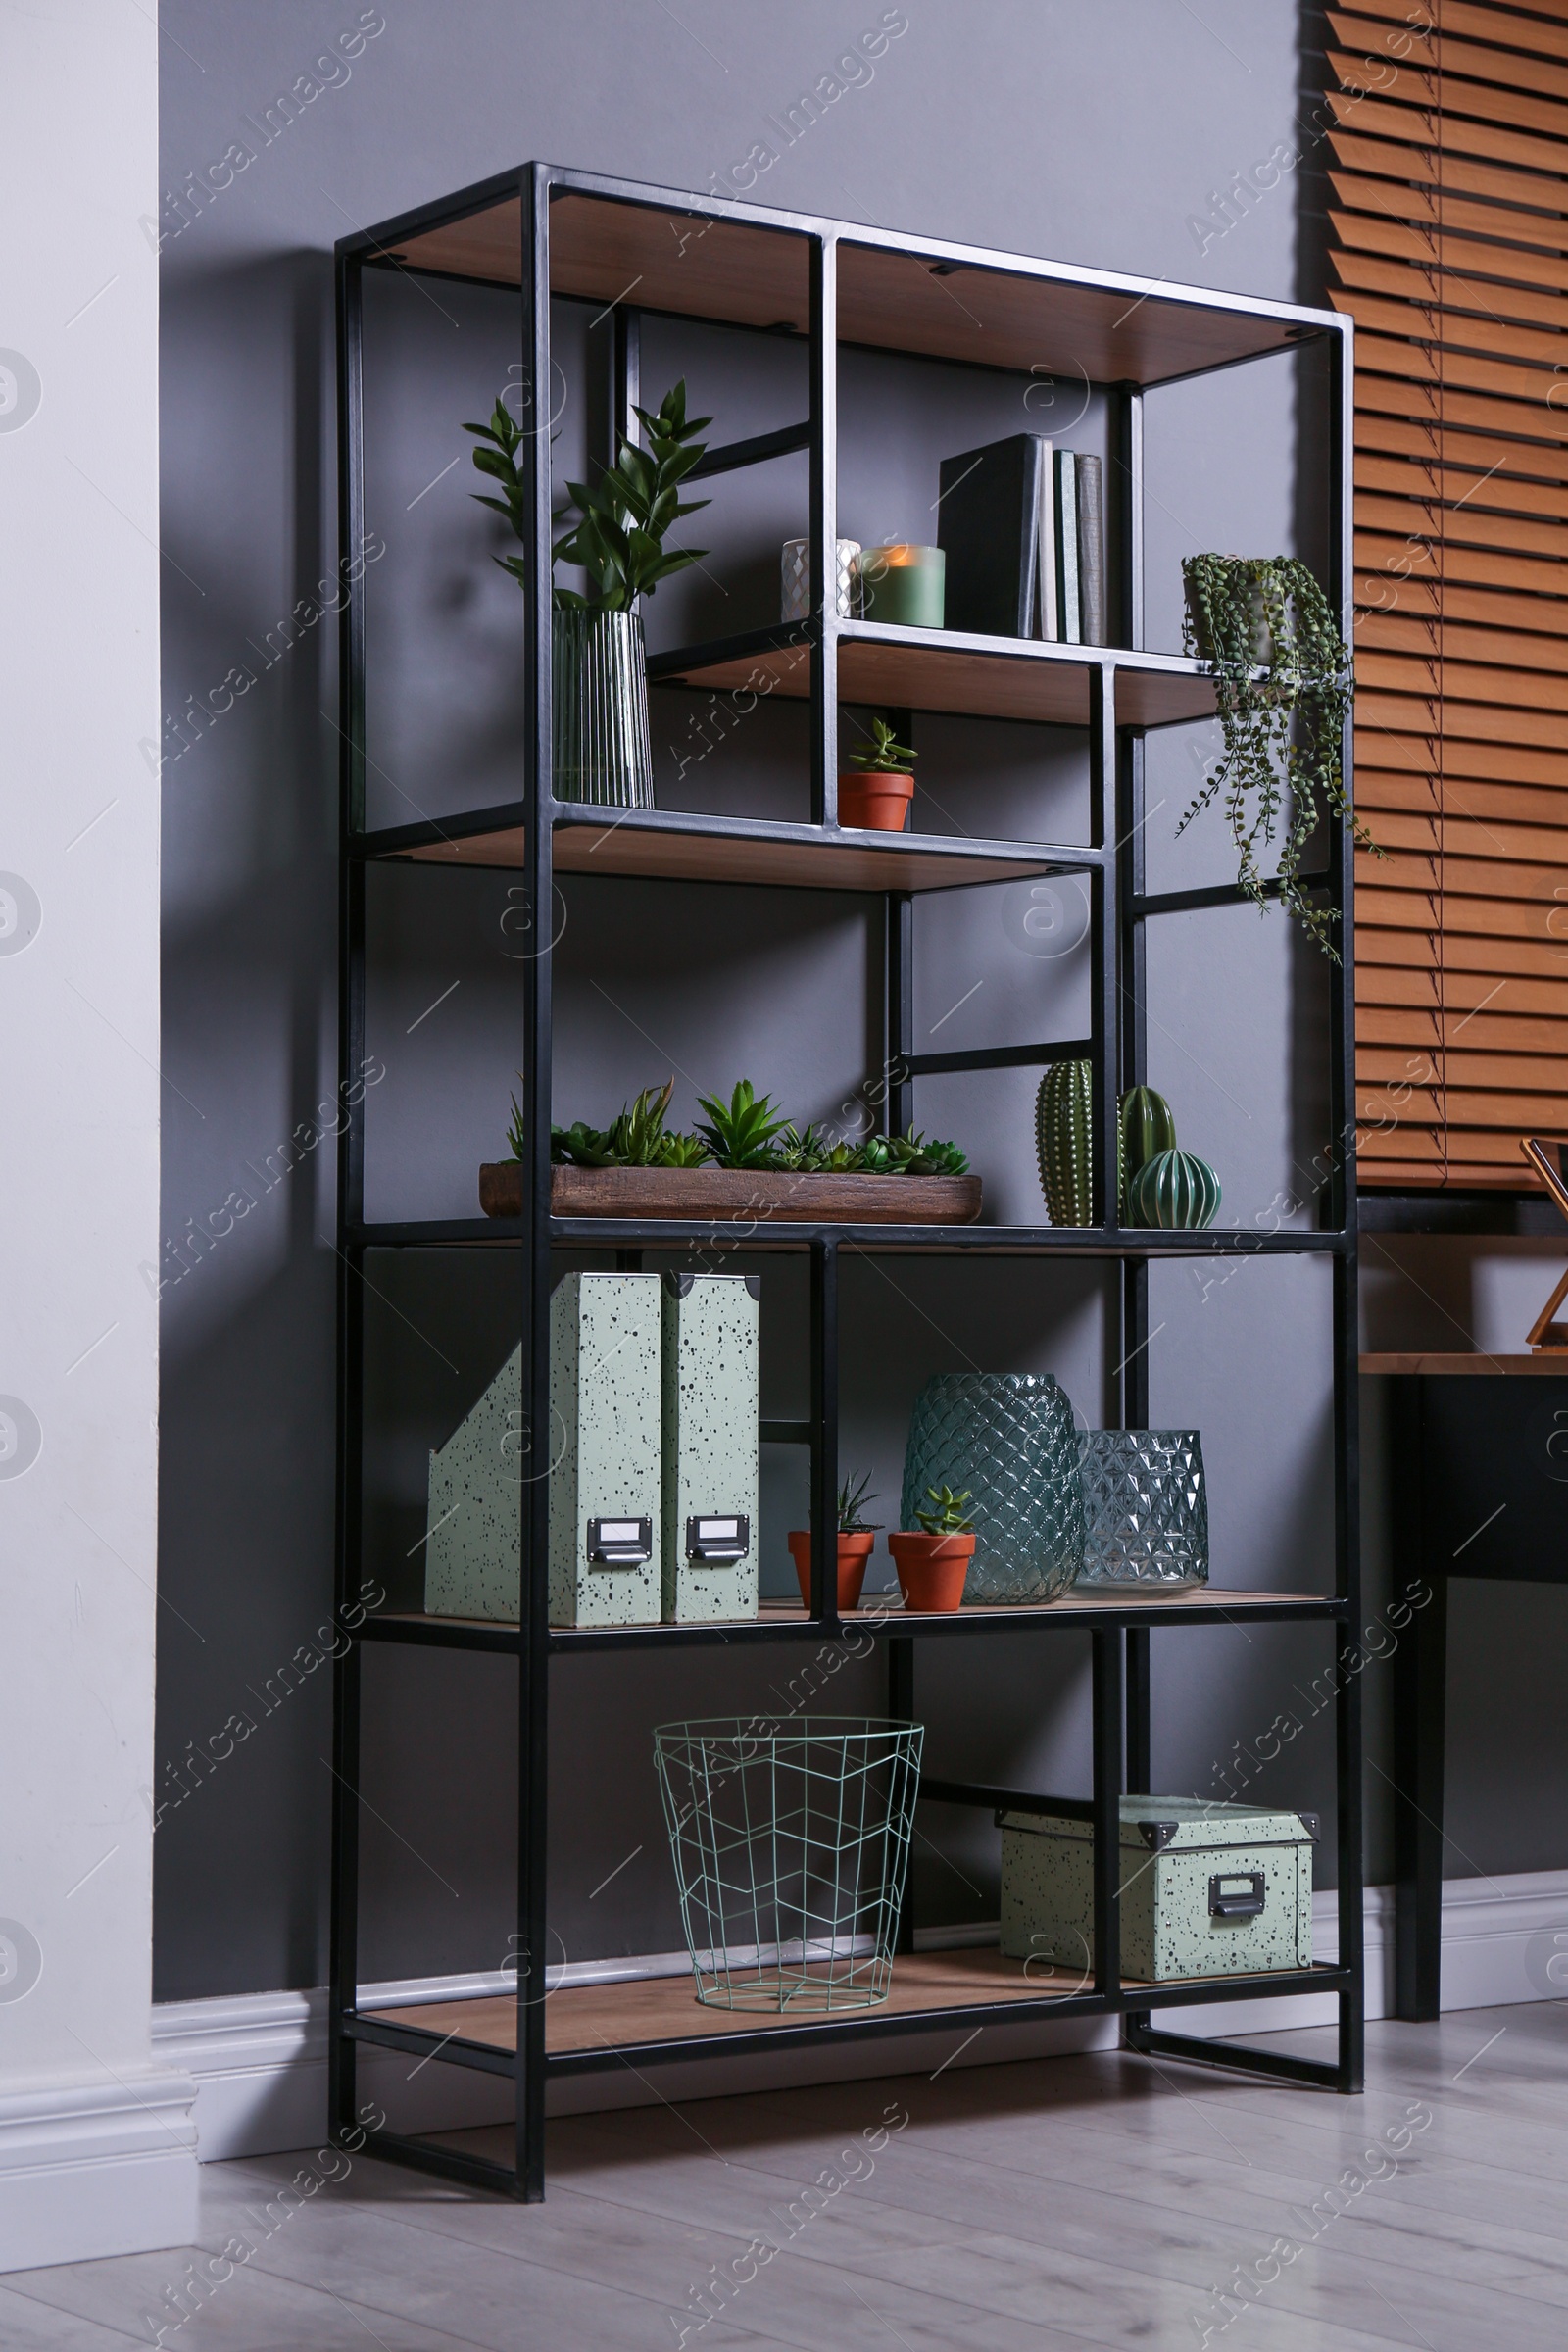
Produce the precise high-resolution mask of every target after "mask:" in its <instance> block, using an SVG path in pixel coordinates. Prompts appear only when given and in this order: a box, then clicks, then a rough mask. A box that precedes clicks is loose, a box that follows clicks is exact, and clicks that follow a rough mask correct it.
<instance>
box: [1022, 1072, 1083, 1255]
mask: <svg viewBox="0 0 1568 2352" xmlns="http://www.w3.org/2000/svg"><path fill="white" fill-rule="evenodd" d="M1094 1134H1095V1090H1094V1082H1093V1079H1092V1078H1091V1075H1090V1068H1089V1064H1088V1062H1087V1061H1054V1062H1053V1063H1052V1065H1051V1067H1050V1069H1049V1070H1047V1072H1046V1074H1045V1076H1044V1078H1042V1079H1041V1081H1040V1093H1039V1096H1038V1098H1037V1100H1036V1103H1035V1137H1036V1141H1037V1143H1038V1145H1039V1149H1040V1182H1041V1184H1042V1186H1043V1187H1044V1189H1045V1195H1046V1207H1047V1209H1048V1210H1049V1211H1050V1214H1051V1222H1052V1223H1053V1225H1092V1224H1093V1223H1094V1221H1095V1208H1094V1201H1095V1186H1094Z"/></svg>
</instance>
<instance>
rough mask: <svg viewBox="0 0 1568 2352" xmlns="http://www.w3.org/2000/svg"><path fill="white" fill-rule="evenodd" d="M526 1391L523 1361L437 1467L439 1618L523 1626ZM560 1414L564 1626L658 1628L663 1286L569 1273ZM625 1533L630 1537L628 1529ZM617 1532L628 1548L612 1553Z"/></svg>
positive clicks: (556, 1381)
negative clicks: (610, 1539)
mask: <svg viewBox="0 0 1568 2352" xmlns="http://www.w3.org/2000/svg"><path fill="white" fill-rule="evenodd" d="M521 1379H522V1351H521V1349H520V1348H516V1349H514V1351H513V1353H512V1354H511V1355H510V1356H509V1357H508V1359H507V1361H506V1363H505V1364H503V1366H502V1367H501V1370H500V1371H499V1372H498V1373H497V1375H496V1377H495V1379H494V1380H493V1381H492V1382H491V1383H490V1386H489V1387H488V1389H486V1391H485V1393H484V1395H483V1396H482V1397H480V1399H479V1401H478V1403H477V1404H476V1405H475V1406H474V1407H473V1409H472V1411H471V1412H470V1413H469V1414H468V1416H467V1418H466V1420H465V1421H464V1422H463V1424H462V1425H461V1427H460V1428H459V1429H458V1430H457V1431H456V1432H455V1433H454V1435H453V1436H452V1437H451V1438H449V1439H448V1441H447V1443H446V1445H445V1446H442V1447H441V1448H440V1450H439V1452H435V1453H432V1454H431V1456H430V1485H429V1516H428V1520H427V1527H428V1530H429V1534H428V1538H427V1542H426V1545H425V1580H424V1594H425V1599H424V1605H425V1607H426V1609H427V1610H429V1612H430V1613H431V1615H432V1616H441V1617H490V1618H500V1619H503V1620H505V1621H509V1622H512V1623H515V1622H516V1619H517V1617H518V1614H519V1609H520V1594H521V1573H520V1552H521V1540H522V1526H521V1505H522V1492H523V1489H522V1482H521V1479H520V1477H519V1475H518V1472H519V1465H520V1463H521V1448H520V1438H519V1432H520V1429H521V1398H522V1390H521ZM550 1404H551V1411H550V1435H549V1455H548V1462H549V1477H550V1620H551V1623H552V1624H553V1625H644V1624H655V1623H657V1622H658V1618H659V1524H660V1490H659V1406H660V1316H659V1277H658V1275H657V1274H568V1275H566V1276H565V1277H564V1279H563V1280H562V1282H561V1283H560V1284H558V1286H557V1288H556V1291H555V1293H554V1295H553V1297H552V1299H551V1301H550ZM541 1467H543V1465H541ZM617 1521H618V1522H624V1523H625V1524H624V1526H622V1527H620V1528H618V1529H617V1528H616V1527H615V1523H616V1522H617ZM640 1522H646V1523H647V1525H646V1532H645V1531H644V1530H643V1529H642V1527H641V1526H640V1525H639V1524H638V1523H640ZM607 1523H608V1526H607ZM610 1532H614V1533H618V1534H620V1535H621V1536H622V1537H623V1538H624V1540H623V1541H621V1542H619V1543H609V1544H606V1542H605V1541H604V1539H605V1538H606V1536H607V1534H608V1533H610ZM607 1551H608V1553H609V1554H610V1555H612V1556H605V1555H606V1553H607Z"/></svg>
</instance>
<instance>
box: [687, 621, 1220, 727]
mask: <svg viewBox="0 0 1568 2352" xmlns="http://www.w3.org/2000/svg"><path fill="white" fill-rule="evenodd" d="M776 636H777V632H774V631H767V630H759V631H757V632H756V633H755V635H754V637H753V638H752V639H751V640H747V639H744V638H737V639H732V640H730V641H728V642H727V643H725V644H723V645H721V646H718V645H715V646H683V647H681V648H679V649H678V650H677V651H675V652H672V653H663V654H651V655H650V656H649V661H648V680H649V684H650V685H652V686H668V685H683V686H693V687H700V688H703V689H704V690H706V691H709V692H712V693H732V694H755V695H758V696H764V695H770V694H779V695H783V696H784V697H785V698H786V699H787V700H793V701H804V699H805V698H806V697H807V696H808V695H809V693H810V691H811V649H810V646H809V644H807V643H805V642H804V641H802V640H800V639H796V640H795V641H794V642H791V643H785V644H779V643H777V642H776V641H775V640H776ZM1101 658H1102V657H1101V653H1100V651H1099V649H1096V651H1095V652H1094V653H1093V654H1092V655H1091V657H1090V658H1089V659H1088V660H1087V661H1086V660H1085V658H1084V655H1083V653H1082V652H1081V651H1080V650H1079V649H1078V648H1076V647H1072V646H1059V645H1051V644H1045V643H1042V642H1038V641H1036V640H1035V639H1032V638H1028V637H981V638H975V637H965V638H962V639H955V636H954V634H953V633H952V632H950V631H948V630H945V629H893V628H877V627H876V626H875V625H874V624H873V623H872V622H870V621H860V622H858V623H854V624H851V625H849V626H847V627H846V628H845V629H844V630H843V631H842V632H841V634H840V637H839V696H840V699H841V701H843V702H847V703H884V704H887V705H888V706H890V707H891V708H892V709H894V710H900V711H950V712H953V713H955V714H961V715H963V716H966V717H971V718H1010V719H1022V720H1027V721H1030V722H1032V723H1035V724H1038V725H1043V726H1058V727H1087V726H1088V724H1089V717H1090V674H1091V671H1092V670H1093V669H1094V668H1095V667H1096V666H1097V665H1098V664H1099V662H1100V660H1101ZM1113 658H1114V662H1115V681H1116V685H1115V691H1116V718H1117V722H1118V723H1119V724H1120V725H1122V726H1131V727H1165V726H1175V725H1177V724H1179V723H1180V722H1182V721H1183V720H1186V719H1193V718H1211V717H1212V716H1213V712H1214V684H1213V680H1212V678H1210V677H1208V676H1207V675H1206V674H1205V673H1204V672H1203V671H1202V670H1201V667H1200V665H1199V663H1198V662H1192V661H1189V660H1188V659H1187V658H1186V657H1185V656H1184V655H1181V654H1132V653H1116V654H1115V655H1114V657H1113Z"/></svg>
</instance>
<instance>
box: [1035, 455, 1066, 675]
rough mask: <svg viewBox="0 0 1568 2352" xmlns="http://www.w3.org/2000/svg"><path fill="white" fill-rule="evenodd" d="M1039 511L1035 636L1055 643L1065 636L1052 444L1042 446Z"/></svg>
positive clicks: (1036, 522) (1036, 521)
mask: <svg viewBox="0 0 1568 2352" xmlns="http://www.w3.org/2000/svg"><path fill="white" fill-rule="evenodd" d="M1037 487H1038V492H1039V502H1040V503H1039V509H1038V513H1037V515H1036V518H1035V543H1036V545H1037V547H1038V548H1039V550H1040V561H1039V563H1038V564H1037V565H1036V599H1035V634H1036V636H1037V637H1045V638H1049V639H1050V640H1051V641H1052V642H1053V643H1054V641H1055V640H1056V639H1057V638H1058V637H1059V636H1060V635H1061V608H1060V600H1059V599H1058V597H1057V595H1056V524H1055V513H1056V469H1055V466H1054V463H1053V459H1052V448H1051V443H1050V442H1049V441H1047V440H1044V439H1042V441H1041V444H1040V479H1039V483H1038V485H1037Z"/></svg>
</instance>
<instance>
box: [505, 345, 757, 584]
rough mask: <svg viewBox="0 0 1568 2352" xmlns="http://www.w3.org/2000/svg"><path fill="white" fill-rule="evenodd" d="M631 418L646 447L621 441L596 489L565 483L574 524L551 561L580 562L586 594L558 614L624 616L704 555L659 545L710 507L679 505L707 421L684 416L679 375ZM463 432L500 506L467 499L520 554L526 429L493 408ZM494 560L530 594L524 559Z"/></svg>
mask: <svg viewBox="0 0 1568 2352" xmlns="http://www.w3.org/2000/svg"><path fill="white" fill-rule="evenodd" d="M636 414H637V417H638V418H639V419H640V421H641V423H642V427H643V431H644V433H645V434H646V436H647V443H648V446H647V447H646V449H639V448H638V447H637V445H636V443H635V442H634V441H629V440H628V439H627V438H626V436H625V434H624V433H622V435H621V437H620V453H619V455H618V457H617V458H616V460H615V463H614V465H613V466H609V467H607V468H606V470H605V471H604V472H603V473H601V475H600V476H599V479H598V480H597V481H596V482H593V483H591V484H589V483H583V482H568V483H567V484H566V492H567V496H568V497H569V499H570V501H571V504H572V507H573V508H574V509H575V510H576V518H575V520H574V521H572V523H571V525H570V527H569V529H567V530H565V531H564V532H563V533H562V534H561V536H560V537H559V538H558V539H557V540H556V542H555V546H554V548H553V549H552V551H551V553H552V560H553V561H554V562H555V563H557V564H581V565H582V567H583V569H584V571H585V572H586V573H587V574H588V583H589V586H588V594H587V595H586V596H583V595H580V594H579V593H578V591H577V590H576V589H575V588H558V589H557V590H556V592H555V603H556V606H557V608H558V609H559V610H570V609H576V610H578V611H588V612H595V613H629V612H630V611H631V610H632V608H633V607H634V606H635V604H636V602H637V599H638V597H639V596H651V595H652V594H653V592H654V590H655V589H656V588H657V587H658V585H659V583H660V581H661V580H663V579H667V578H668V577H669V575H670V573H671V572H675V571H683V570H684V569H685V567H686V565H687V564H695V563H696V562H697V559H698V557H699V556H704V555H706V554H707V553H708V550H707V549H706V548H702V547H688V548H671V549H669V550H668V551H666V550H665V547H664V538H665V534H666V533H667V532H668V530H669V528H670V526H671V524H673V523H675V522H678V521H679V520H680V518H681V516H682V515H695V514H697V513H698V511H699V510H700V509H701V508H703V507H706V506H707V505H708V504H709V501H708V500H707V499H706V498H699V499H691V500H685V501H683V500H682V499H681V497H680V494H679V492H680V484H681V483H682V482H683V481H684V480H685V479H686V476H687V475H688V474H689V473H690V472H691V470H692V468H693V466H696V465H697V464H698V462H699V460H700V459H701V458H702V456H703V454H704V451H705V449H706V447H707V444H706V442H702V441H699V440H698V438H697V436H698V434H699V433H700V432H701V431H702V430H703V428H704V426H705V425H709V424H711V423H712V421H713V420H712V418H711V417H688V416H687V414H686V381H685V378H684V377H682V379H681V381H680V382H679V383H678V384H675V385H673V386H672V387H671V389H670V390H669V391H668V392H666V393H665V394H664V397H663V399H662V401H661V403H660V405H659V407H658V409H657V410H653V411H650V410H648V409H638V410H637V412H636ZM463 429H464V431H465V432H466V433H472V435H473V436H474V439H475V440H476V441H477V442H478V444H479V447H478V448H477V449H475V451H474V452H473V462H474V465H475V466H477V468H478V470H479V471H480V472H481V473H482V474H486V475H487V476H488V477H489V478H490V480H492V481H494V482H496V483H498V484H499V485H500V489H501V496H500V497H499V498H492V497H491V496H490V495H489V494H488V493H487V492H485V491H483V490H476V491H475V492H474V493H473V495H474V497H475V498H476V499H477V500H478V502H479V504H480V506H482V507H490V508H491V509H493V510H494V512H495V513H496V514H497V515H504V516H505V517H506V519H507V521H508V522H510V523H511V525H512V528H513V530H514V532H515V535H516V537H517V538H518V539H520V540H521V541H522V543H523V545H524V547H526V545H527V542H528V532H529V515H528V500H527V495H526V492H525V490H524V487H523V476H522V467H521V466H520V465H519V464H518V453H519V451H520V450H521V447H522V442H523V434H524V429H525V428H524V427H523V426H522V425H520V424H519V423H518V422H517V420H516V418H515V417H514V416H513V415H512V413H511V411H510V410H509V409H508V408H507V406H506V404H505V402H504V401H500V400H498V401H497V402H496V405H495V409H494V411H493V412H492V414H491V417H490V420H489V422H488V423H487V424H466V425H465V426H464V428H463ZM496 562H497V563H498V564H500V565H501V568H502V570H503V571H510V572H511V574H512V576H513V578H514V579H515V581H516V583H517V585H518V587H519V588H525V587H526V586H527V578H528V567H527V561H526V558H525V557H523V556H497V558H496Z"/></svg>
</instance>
